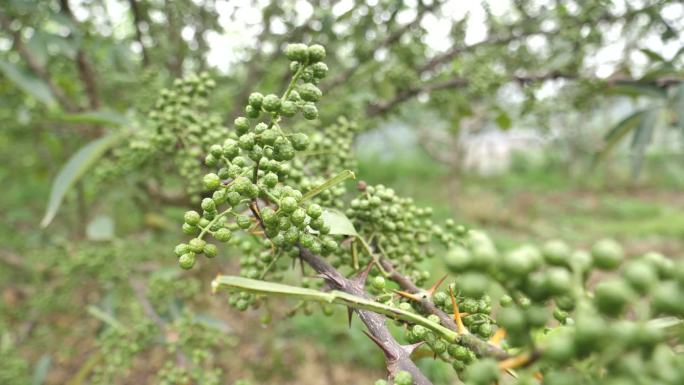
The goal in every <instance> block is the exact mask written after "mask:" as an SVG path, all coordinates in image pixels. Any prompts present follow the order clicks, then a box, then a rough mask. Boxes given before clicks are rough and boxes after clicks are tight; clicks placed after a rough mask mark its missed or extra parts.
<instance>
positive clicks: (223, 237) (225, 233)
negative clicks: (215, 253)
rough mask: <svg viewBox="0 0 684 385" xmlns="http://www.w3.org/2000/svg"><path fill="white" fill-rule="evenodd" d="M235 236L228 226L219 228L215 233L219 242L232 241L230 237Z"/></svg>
mask: <svg viewBox="0 0 684 385" xmlns="http://www.w3.org/2000/svg"><path fill="white" fill-rule="evenodd" d="M232 236H233V234H232V233H231V232H230V230H228V229H226V228H222V229H218V230H217V231H216V232H215V233H214V238H216V240H217V241H219V242H224V243H225V242H228V241H230V238H231V237H232Z"/></svg>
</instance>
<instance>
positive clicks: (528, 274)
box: [434, 231, 684, 383]
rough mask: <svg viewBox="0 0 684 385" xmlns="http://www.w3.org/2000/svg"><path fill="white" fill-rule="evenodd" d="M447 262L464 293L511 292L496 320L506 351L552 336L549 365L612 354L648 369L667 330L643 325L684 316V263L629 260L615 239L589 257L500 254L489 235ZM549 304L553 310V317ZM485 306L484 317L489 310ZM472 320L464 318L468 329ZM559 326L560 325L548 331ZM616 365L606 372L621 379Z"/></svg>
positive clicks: (656, 257)
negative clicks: (635, 359) (638, 359)
mask: <svg viewBox="0 0 684 385" xmlns="http://www.w3.org/2000/svg"><path fill="white" fill-rule="evenodd" d="M445 262H446V264H447V266H448V267H449V268H450V269H451V270H452V271H453V272H454V273H457V274H458V276H459V278H458V279H457V282H458V284H457V285H456V288H457V291H458V292H459V293H461V294H465V295H466V296H472V297H475V298H477V297H479V296H481V295H484V293H488V292H491V290H492V288H493V287H494V286H498V287H499V289H502V290H503V291H504V292H505V293H506V294H504V295H503V296H502V297H501V298H500V301H499V302H500V305H501V308H500V309H499V311H497V312H496V317H495V319H496V323H497V324H498V325H499V326H500V327H502V328H504V329H505V330H506V333H507V336H506V339H505V341H504V343H503V347H504V348H508V347H518V348H525V347H527V348H530V347H531V346H533V345H534V344H535V337H534V333H535V330H542V331H544V330H547V331H548V330H553V331H554V332H553V333H550V336H549V337H548V341H547V343H546V344H544V345H545V347H546V348H545V350H544V352H543V359H542V362H543V365H561V366H562V365H566V364H567V362H569V361H571V360H579V359H583V358H586V357H588V356H590V355H591V354H599V355H600V354H605V352H606V349H609V347H610V349H612V350H611V351H613V353H615V352H618V351H619V352H621V354H625V355H630V354H632V353H634V354H638V355H641V356H642V357H643V362H642V363H641V365H650V364H652V362H651V360H653V359H655V358H654V357H651V356H650V354H651V353H652V352H653V351H654V349H657V348H661V349H665V346H667V345H666V344H665V336H664V334H663V331H662V330H660V329H658V328H656V327H655V326H654V324H653V323H649V322H644V320H648V319H652V318H654V317H657V316H660V315H665V316H675V317H684V301H681V298H682V296H683V295H684V263H682V262H674V261H672V260H670V259H668V258H666V257H664V256H663V255H661V254H658V253H653V252H651V253H647V254H645V255H643V256H642V257H639V258H634V259H627V258H626V257H625V255H624V252H623V250H622V248H621V247H620V245H619V244H618V243H617V242H615V241H613V240H610V239H603V240H600V241H598V242H597V243H596V244H595V245H594V246H593V247H592V249H591V251H590V252H587V251H583V250H572V248H570V247H569V246H568V245H567V244H566V243H565V242H563V241H560V240H552V241H548V242H547V243H545V244H544V245H543V247H542V248H541V249H538V248H536V247H533V246H529V245H527V246H522V247H519V248H517V249H514V250H511V251H509V252H506V253H500V252H499V251H498V250H497V249H496V247H495V246H494V245H493V243H492V242H491V240H489V238H487V237H486V235H485V234H484V233H481V232H475V231H470V232H469V233H468V234H467V235H466V236H465V237H464V239H463V242H462V243H461V244H459V245H454V246H452V247H451V249H450V250H449V252H448V253H447V254H446V256H445ZM597 270H598V271H601V273H600V274H601V276H602V277H603V279H602V280H601V281H600V282H598V283H597V284H596V285H595V287H593V290H588V289H587V282H588V281H589V279H590V277H591V276H592V272H594V271H597ZM445 301H446V295H445V294H439V293H437V294H436V295H435V296H434V302H435V304H437V305H438V306H440V307H443V309H444V310H445V311H449V309H448V307H444V306H443V305H444V303H445ZM460 301H461V302H460V304H461V305H459V306H460V311H461V312H466V313H471V312H472V311H473V310H475V308H476V307H477V306H475V305H476V304H477V303H478V301H475V302H471V301H469V300H468V299H467V298H465V299H461V300H460ZM471 305H473V306H471ZM482 305H484V303H482ZM551 305H555V307H553V311H552V310H551V309H550V307H551ZM487 307H488V308H487V309H485V310H487V311H486V312H485V313H488V312H489V311H490V310H491V306H487ZM628 311H631V312H635V313H636V314H638V317H637V319H636V320H629V319H627V318H626V317H625V315H626V314H627V312H628ZM485 315H486V317H487V318H489V315H488V314H483V316H485ZM470 317H471V316H470V315H469V316H465V317H463V321H464V323H466V322H467V320H468V318H470ZM554 319H555V322H558V323H559V324H560V325H562V326H560V327H556V329H549V327H551V326H552V325H553V322H554ZM490 324H491V323H490ZM483 325H487V324H483ZM466 326H468V327H469V328H470V327H472V326H471V325H466ZM477 327H478V328H479V327H480V326H479V325H478V326H477ZM486 328H487V330H485V333H481V332H480V331H479V329H476V330H475V331H476V332H477V333H478V334H480V335H481V336H482V337H485V336H488V335H489V334H491V331H492V325H489V326H486ZM556 330H560V332H556ZM609 341H612V342H610V343H609ZM668 349H669V348H668ZM616 357H617V356H616ZM615 363H616V361H610V363H607V364H606V366H605V367H602V369H601V370H604V371H607V372H608V373H610V375H611V376H620V375H623V374H624V373H623V372H622V370H623V369H624V367H621V369H620V370H616V367H617V366H616V365H614V364H615ZM660 365H666V364H664V363H662V362H661V363H660ZM667 365H670V366H671V367H672V370H676V368H677V367H684V363H677V362H669V361H668V363H667ZM678 365H679V366H678ZM457 369H458V368H457ZM613 370H616V371H615V372H613ZM482 383H485V382H482ZM545 383H546V382H545Z"/></svg>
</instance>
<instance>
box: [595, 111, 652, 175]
mask: <svg viewBox="0 0 684 385" xmlns="http://www.w3.org/2000/svg"><path fill="white" fill-rule="evenodd" d="M645 113H646V111H636V112H634V113H633V114H631V115H629V116H628V117H626V118H624V119H623V120H621V121H620V122H619V123H618V124H616V125H615V126H614V127H613V128H611V129H610V131H608V133H607V134H606V136H605V137H604V138H603V139H604V146H603V149H602V150H601V151H599V152H598V153H597V154H596V156H595V158H594V163H597V162H599V161H601V160H603V158H605V156H606V155H608V153H609V152H610V151H611V150H612V149H613V148H614V147H615V146H616V145H617V144H618V143H619V142H620V141H621V140H622V139H623V138H624V137H625V136H626V135H627V134H629V133H630V132H631V131H632V130H634V129H636V128H637V127H638V126H639V124H640V123H641V120H642V119H643V116H644V114H645Z"/></svg>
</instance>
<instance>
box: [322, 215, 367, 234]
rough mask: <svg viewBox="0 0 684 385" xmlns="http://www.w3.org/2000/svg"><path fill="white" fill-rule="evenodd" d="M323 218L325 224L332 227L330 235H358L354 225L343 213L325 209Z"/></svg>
mask: <svg viewBox="0 0 684 385" xmlns="http://www.w3.org/2000/svg"><path fill="white" fill-rule="evenodd" d="M321 217H322V218H323V222H325V223H326V224H327V225H328V226H330V234H332V235H358V233H357V232H356V229H355V228H354V224H353V223H352V222H351V221H350V220H349V218H347V216H346V215H344V213H342V212H341V211H338V210H335V209H325V210H324V211H323V214H322V215H321Z"/></svg>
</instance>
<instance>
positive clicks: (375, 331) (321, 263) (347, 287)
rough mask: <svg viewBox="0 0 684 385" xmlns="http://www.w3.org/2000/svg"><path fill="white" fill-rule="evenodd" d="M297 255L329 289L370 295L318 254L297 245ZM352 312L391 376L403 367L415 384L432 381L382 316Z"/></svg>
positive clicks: (419, 384)
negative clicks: (359, 320) (378, 347)
mask: <svg viewBox="0 0 684 385" xmlns="http://www.w3.org/2000/svg"><path fill="white" fill-rule="evenodd" d="M299 257H300V258H301V259H302V260H303V261H304V262H306V263H307V264H308V265H309V266H311V268H313V269H314V271H316V272H317V273H318V274H319V275H321V276H323V277H324V278H325V280H326V282H327V283H328V284H329V285H330V287H331V288H333V289H335V290H340V291H343V292H345V293H349V294H353V295H356V296H359V297H363V298H369V296H368V294H366V292H365V290H364V288H363V284H361V283H359V282H355V281H353V280H350V279H348V278H346V277H345V276H343V275H342V274H340V273H339V272H338V271H337V270H336V269H335V268H334V267H332V266H331V265H330V264H329V263H328V262H327V261H326V260H325V259H323V258H321V257H320V256H318V255H315V254H313V253H312V252H311V251H309V250H308V249H306V248H304V247H300V248H299ZM354 311H355V312H356V314H358V316H359V318H360V319H361V321H362V322H363V323H364V325H366V328H367V329H368V332H369V334H370V336H372V339H373V341H374V342H375V343H376V344H378V345H379V346H380V348H381V349H382V350H383V352H384V353H385V359H386V363H387V370H389V372H390V375H392V376H393V375H394V374H396V373H397V372H398V371H400V370H405V371H407V372H409V373H411V375H412V376H413V384H414V385H430V384H431V382H430V380H429V379H428V378H427V377H425V375H424V374H423V373H422V372H421V371H420V369H419V368H418V367H417V366H416V364H415V363H414V362H413V361H412V360H411V355H410V349H409V348H408V347H405V346H403V345H401V344H399V342H397V340H395V339H394V336H392V334H391V333H390V331H389V328H388V327H387V325H386V318H385V316H383V315H381V314H377V313H374V312H372V311H368V310H361V309H355V310H354Z"/></svg>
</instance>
